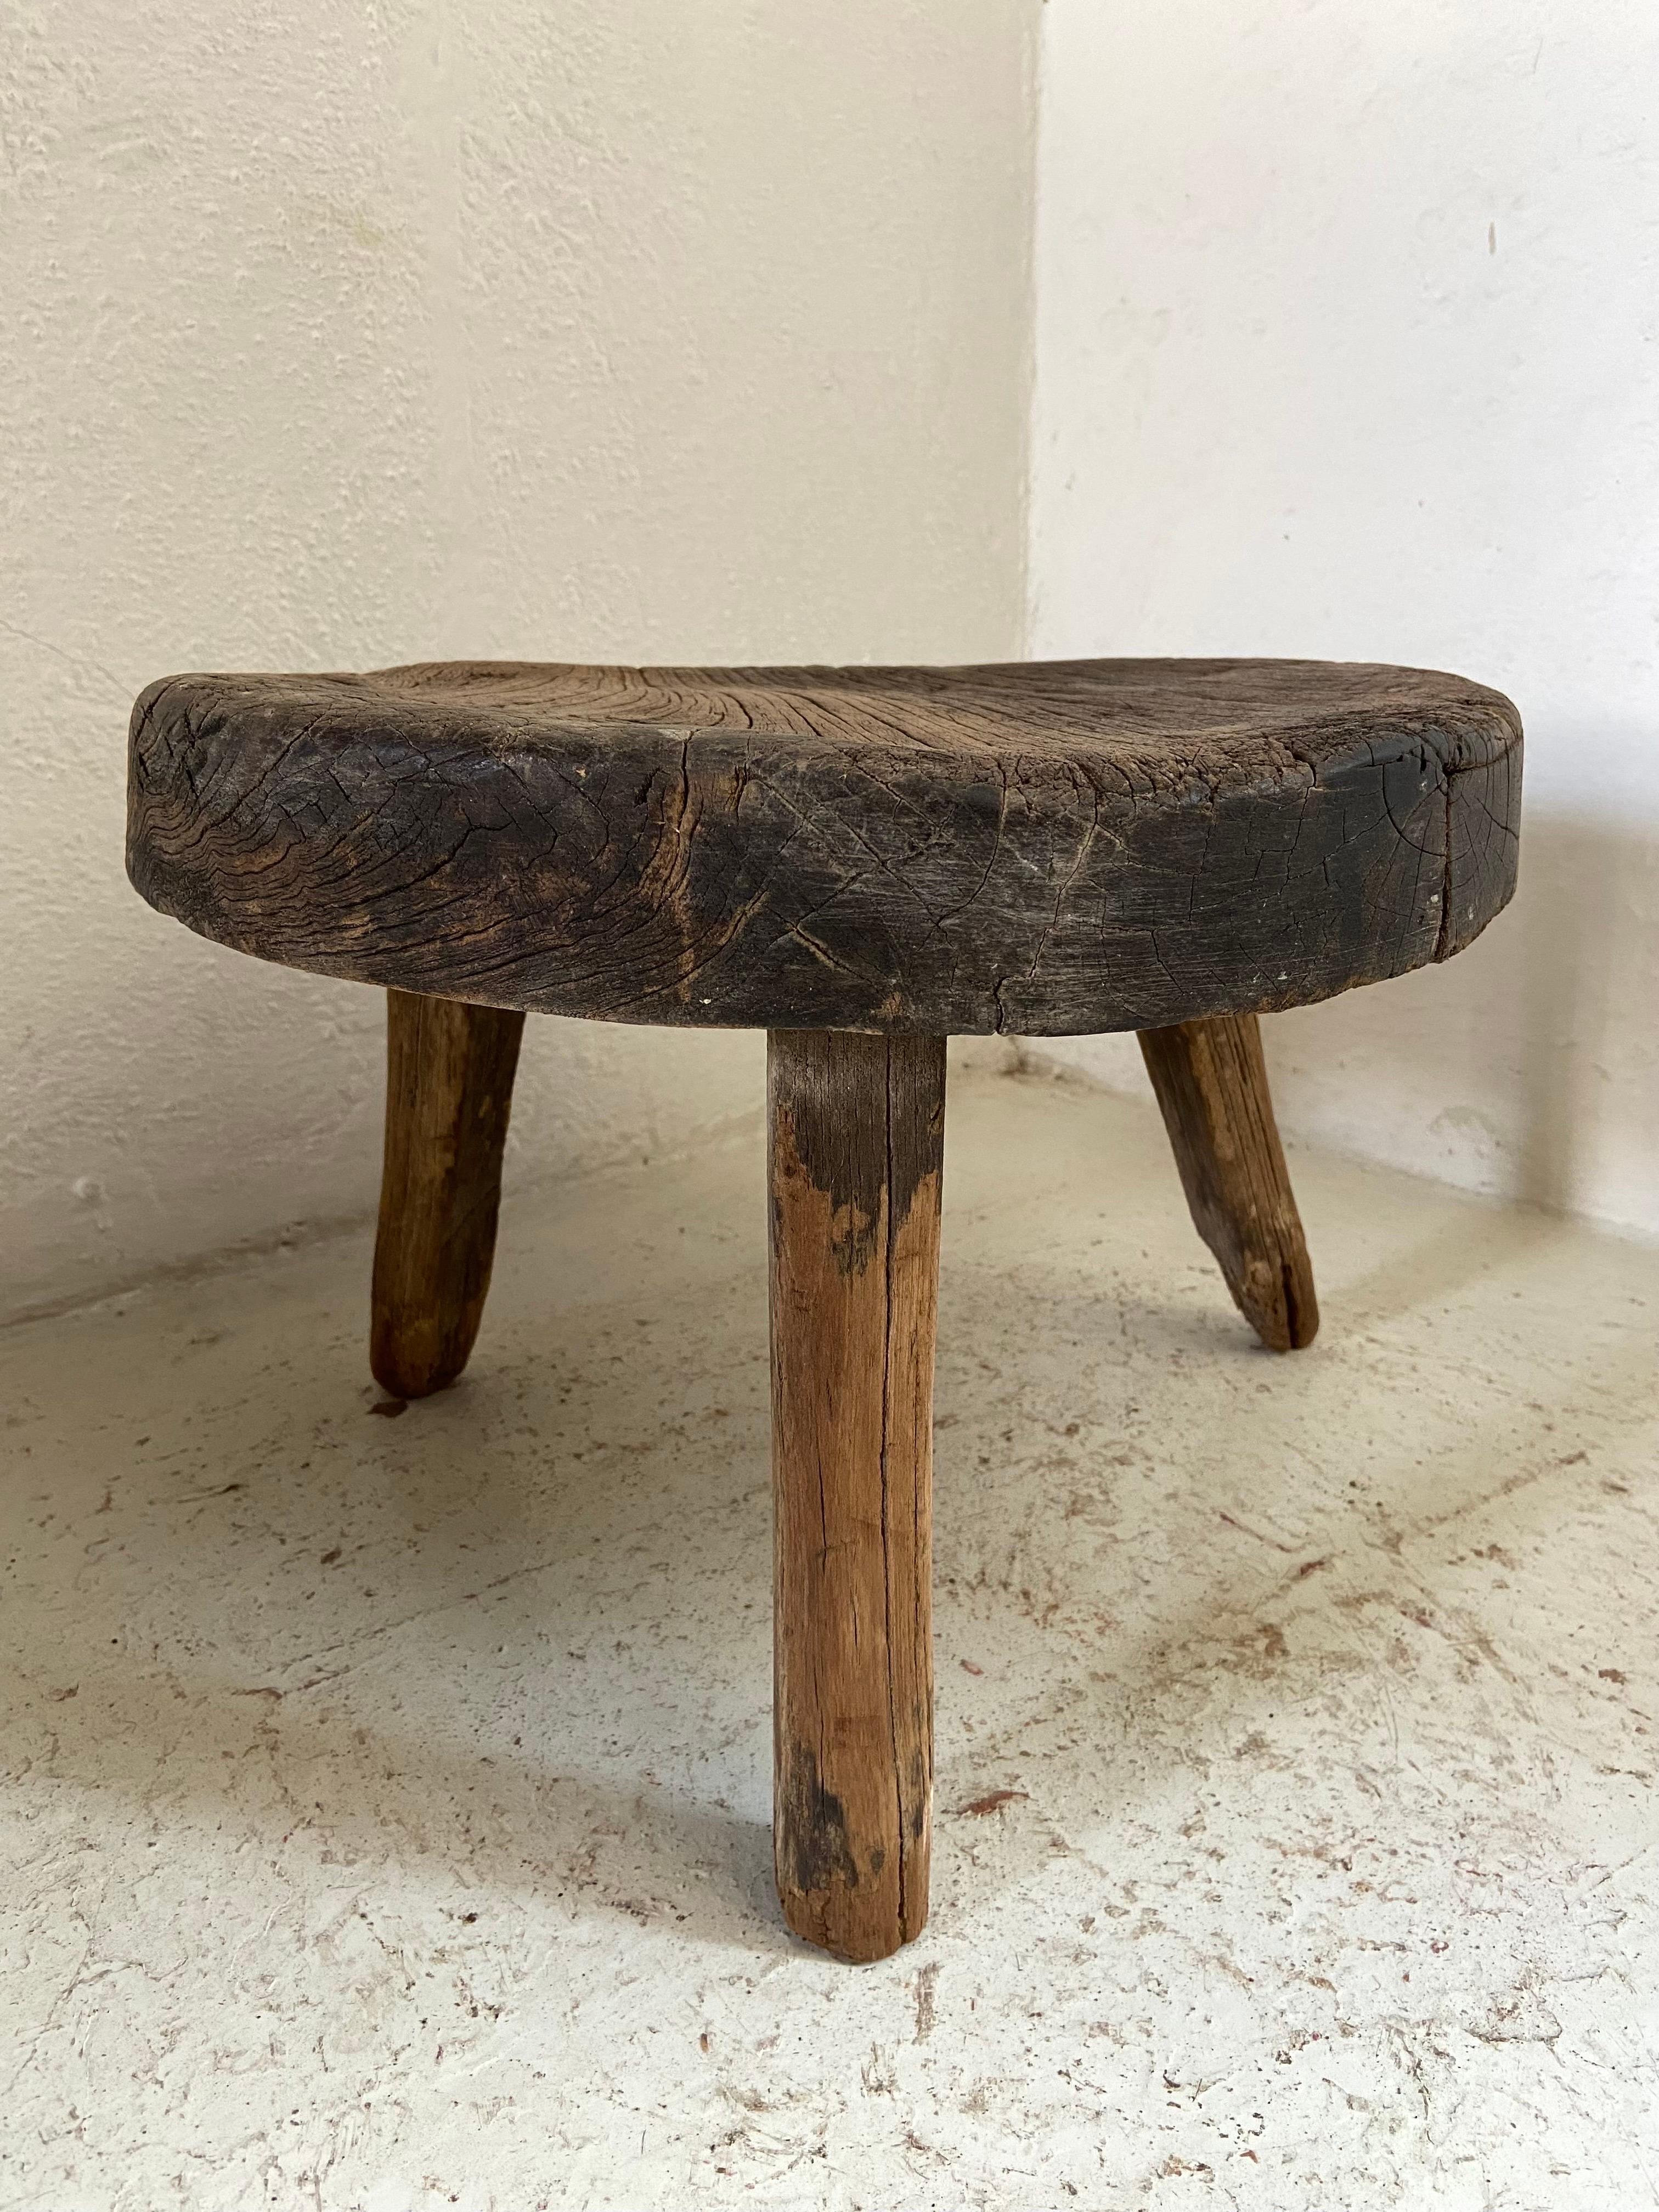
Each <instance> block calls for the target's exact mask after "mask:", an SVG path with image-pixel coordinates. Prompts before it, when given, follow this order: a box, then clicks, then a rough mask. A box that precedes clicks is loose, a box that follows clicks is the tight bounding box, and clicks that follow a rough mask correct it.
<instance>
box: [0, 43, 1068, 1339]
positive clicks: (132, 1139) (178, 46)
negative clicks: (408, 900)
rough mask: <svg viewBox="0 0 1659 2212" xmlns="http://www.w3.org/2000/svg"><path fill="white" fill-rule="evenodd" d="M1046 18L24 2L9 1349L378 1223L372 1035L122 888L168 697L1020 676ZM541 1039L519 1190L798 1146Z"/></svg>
mask: <svg viewBox="0 0 1659 2212" xmlns="http://www.w3.org/2000/svg"><path fill="white" fill-rule="evenodd" d="M1033 36H1034V32H1033V9H1032V5H1031V0H950V4H949V5H946V4H945V0H844V4H842V6H840V7H838V8H836V9H833V10H828V9H820V8H816V7H811V6H808V5H807V4H805V0H769V4H764V5H763V4H762V0H720V4H709V3H708V0H704V4H702V5H693V6H690V7H687V6H682V5H678V4H673V0H635V4H632V5H630V6H629V7H626V8H616V7H606V6H601V5H599V4H598V0H569V4H567V5H564V6H562V7H559V8H548V7H545V6H543V5H540V4H538V0H492V4H488V5H486V4H484V0H426V3H425V4H414V3H413V0H411V3H410V4H400V0H385V4H378V5H376V6H375V7H374V8H372V9H348V8H340V7H337V6H334V5H330V4H326V0H250V4H247V5H245V6H240V7H237V8H228V7H217V8H204V7H202V6H200V5H198V4H191V0H145V4H143V5H142V6H138V7H135V6H132V5H131V4H130V0H35V3H34V4H32V5H30V6H28V7H27V8H23V7H21V6H8V7H7V8H6V9H5V10H4V35H3V52H4V65H3V70H0V270H3V284H0V291H3V299H4V308H5V313H4V317H3V321H0V510H3V526H0V772H3V805H0V923H3V933H4V934H3V945H4V957H3V962H0V1008H3V1047H0V1176H3V1184H0V1207H3V1214H0V1249H3V1254H4V1264H3V1282H0V1309H4V1310H19V1309H23V1308H28V1307H31V1306H33V1305H35V1304H40V1303H42V1302H46V1301H50V1300H54V1299H61V1298H65V1297H74V1296H76V1295H80V1294H84V1293H86V1292H88V1291H96V1290H99V1289H100V1288H103V1287H106V1286H107V1285H112V1284H113V1283H116V1282H118V1281H122V1280H126V1279H131V1278H133V1277H135V1276H137V1275H139V1274H142V1273H144V1272H145V1271H146V1270H148V1269H149V1268H152V1267H156V1266H159V1265H162V1264H166V1263H168V1262H172V1261H181V1260H185V1259H188V1258H190V1257H191V1256H192V1255H198V1254H201V1253H203V1252H205V1251H210V1250H213V1249H217V1248H221V1247H224V1246H228V1245H230V1244H233V1243H237V1242H240V1241H242V1240H247V1239H257V1238H259V1237H267V1236H270V1235H272V1234H275V1233H277V1232H280V1231H286V1230H288V1229H290V1228H292V1227H294V1226H295V1225H299V1224H301V1223H304V1222H306V1221H312V1222H315V1221H317V1220H319V1219H325V1218H331V1217H336V1216H343V1215H348V1214H351V1213H355V1212H361V1211H362V1209H363V1208H365V1207H366V1206H368V1205H369V1204H370V1203H371V1202H372V1200H373V1194H374V1176H375V1168H376V1149H377V1145H378V1137H379V1118H380V1049H381V1048H380V1020H381V1017H380V1001H379V999H378V997H377V995H376V994H374V993H372V992H369V991H367V990H362V989H358V988H354V987H348V986H340V985H331V984H329V983H327V982H324V981H318V980H316V979H314V978H310V977H305V976H301V975H289V974H285V973H283V972H282V971H279V970H276V969H271V968H267V967H264V966H262V965H260V964H258V963H255V962H252V961H250V960H245V959H241V958H239V957H237V956H236V955H234V954H233V953H229V952H225V951H220V950H218V949H216V948H215V947H213V946H210V945H206V944H204V943H202V942H200V941H198V940H197V939H192V938H191V937H190V936H188V935H187V934H186V933H185V932H184V931H183V930H181V929H179V928H178V927H176V926H174V925H173V924H172V923H170V922H167V921H162V920H161V919H160V918H158V917H157V916H155V915H152V914H150V913H149V911H148V910H147V909H146V908H143V906H142V905H141V904H140V903H139V902H138V901H137V898H136V897H135V896H133V895H132V894H131V892H130V891H129V890H128V889H127V887H126V885H125V881H124V879H123V877H122V874H121V866H120V843H121V815H122V792H123V744H124V738H125V721H126V710H127V707H128V704H129V702H130V701H131V697H132V696H133V694H134V693H135V692H136V691H137V690H138V688H139V687H140V686H141V685H142V684H143V683H144V682H145V681H146V680H148V679H149V678H151V677H153V676H155V675H158V674H161V673H163V672H165V671H169V670H179V669H187V668H215V667H237V666H246V667H294V668H301V667H341V666H372V665H383V664H386V663H388V662H392V661H396V660H401V659H412V658H416V657H421V656H426V655H440V654H445V653H457V654H475V653H476V654H517V655H523V656H526V657H543V658H573V659H579V658H595V659H640V658H655V659H687V660H696V659H744V658H753V659H769V658H779V659H787V658H790V657H799V658H823V659H842V658H844V659H875V658H881V657H894V658H901V659H909V658H932V657H938V658H941V659H949V658H952V657H956V658H966V657H986V656H1001V655H1008V654H1012V653H1017V652H1018V649H1019V646H1020V641H1021V623H1022V617H1023V607H1024V580H1023V560H1024V537H1023V500H1024V477H1025V456H1024V438H1025V430H1026V404H1027V374H1026V370H1027V356H1028V351H1029V344H1030V310H1029V303H1028V281H1029V269H1028V242H1029V236H1030V134H1031V129H1032V112H1033V103H1032V96H1031V84H1030V78H1031V67H1030V63H1031V46H1032V40H1033ZM757 1068H758V1062H757V1050H756V1041H755V1040H752V1039H746V1038H731V1037H721V1036H684V1035H676V1034H673V1033H670V1032H666V1031H661V1030H653V1031H647V1030H617V1029H605V1028H599V1027H596V1026H592V1025H582V1024H566V1023H561V1022H555V1021H543V1022H539V1023H534V1024H532V1025H531V1033H530V1036H529V1038H528V1041H527V1043H526V1059H525V1066H524V1072H523V1073H522V1075H521V1077H520V1091H519V1103H518V1107H517V1117H516V1125H515V1126H516V1134H515V1139H514V1143H513V1154H512V1158H511V1162H510V1166H509V1172H510V1173H511V1174H517V1175H523V1174H526V1173H529V1172H532V1171H535V1170H538V1169H543V1170H545V1169H549V1168H551V1167H564V1168H570V1167H579V1166H583V1165H589V1164H594V1163H596V1162H599V1161H602V1160H605V1159H608V1158H615V1157H617V1156H618V1155H620V1154H623V1153H626V1152H629V1151H631V1150H634V1149H635V1148H637V1149H639V1150H641V1151H650V1150H653V1149H655V1148H659V1147H661V1146H665V1145H668V1146H671V1145H676V1144H678V1143H681V1142H683V1141H684V1139H686V1138H687V1137H688V1136H689V1135H690V1134H691V1133H694V1132H695V1131H696V1130H697V1129H699V1128H702V1127H708V1126H710V1125H711V1124H713V1123H714V1122H715V1121H719V1120H720V1119H721V1118H723V1117H725V1116H726V1115H730V1114H731V1113H732V1112H734V1111H740V1110H744V1109H746V1108H748V1107H749V1106H750V1105H751V1104H753V1103H754V1102H755V1100H756V1097H757V1082H758V1073H757Z"/></svg>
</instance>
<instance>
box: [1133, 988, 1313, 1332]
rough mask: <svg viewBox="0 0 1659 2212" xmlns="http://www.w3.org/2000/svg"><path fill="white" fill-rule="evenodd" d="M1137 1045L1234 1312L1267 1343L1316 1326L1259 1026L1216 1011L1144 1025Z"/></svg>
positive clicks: (1249, 1019)
mask: <svg viewBox="0 0 1659 2212" xmlns="http://www.w3.org/2000/svg"><path fill="white" fill-rule="evenodd" d="M1140 1049H1141V1051H1142V1053H1143V1054H1145V1055H1146V1072H1147V1073H1148V1074H1149V1075H1150V1076H1151V1077H1152V1088H1153V1090H1154V1091H1157V1093H1158V1104H1159V1105H1160V1106H1161V1107H1162V1108H1163V1109H1164V1127H1165V1128H1166V1129H1168V1131H1169V1133H1170V1143H1171V1144H1172V1145H1173V1146H1174V1147H1175V1156H1176V1165H1177V1166H1178V1167H1179V1168H1180V1170H1181V1180H1182V1183H1183V1184H1184V1185H1185V1186H1186V1191H1187V1203H1188V1206H1190V1207H1191V1208H1192V1214H1193V1221H1194V1225H1195V1226H1196V1228H1197V1230H1198V1233H1199V1235H1200V1237H1202V1238H1203V1239H1204V1242H1205V1243H1206V1244H1207V1245H1208V1246H1209V1248H1210V1249H1211V1251H1212V1252H1213V1253H1214V1254H1215V1256H1216V1258H1217V1259H1218V1261H1220V1262H1221V1272H1222V1273H1223V1274H1224V1275H1225V1277H1226V1279H1227V1287H1228V1289H1229V1290H1230V1291H1231V1292H1232V1294H1233V1298H1234V1301H1235V1303H1236V1304H1237V1306H1238V1309H1239V1310H1240V1312H1241V1313H1243V1316H1244V1317H1245V1319H1246V1320H1247V1321H1248V1322H1249V1323H1250V1325H1251V1327H1252V1328H1254V1329H1255V1333H1256V1334H1257V1335H1258V1336H1259V1337H1260V1338H1261V1341H1262V1342H1263V1343H1264V1344H1265V1345H1267V1346H1270V1347H1271V1348H1272V1349H1273V1351H1274V1352H1292V1351H1296V1350H1299V1349H1300V1347H1301V1346H1303V1345H1305V1344H1311V1343H1312V1342H1313V1340H1314V1337H1315V1335H1316V1333H1317V1331H1318V1328H1319V1301H1318V1299H1317V1298H1316V1296H1315V1295H1314V1279H1313V1267H1312V1264H1311V1263H1310V1261H1309V1258H1308V1247H1307V1243H1306V1240H1305V1239H1304V1237H1303V1234H1302V1219H1301V1216H1300V1215H1299V1214H1298V1213H1297V1210H1296V1200H1295V1198H1294V1197H1293V1196H1292V1194H1291V1178H1290V1174H1289V1171H1288V1170H1287V1169H1286V1167H1285V1152H1284V1147H1283V1146H1281V1145H1280V1143H1279V1129H1278V1126H1277V1124H1276V1123H1275V1122H1274V1121H1273V1099H1272V1097H1270V1096H1269V1094H1268V1090H1267V1067H1266V1065H1265V1064H1264V1062H1263V1060H1262V1057H1261V1024H1259V1023H1258V1021H1257V1020H1256V1018H1255V1015H1254V1014H1222V1015H1218V1016H1217V1017H1216V1018H1214V1019H1212V1020H1210V1021H1202V1022H1182V1024H1180V1025H1179V1027H1178V1028H1176V1029H1168V1030H1142V1031H1141V1034H1140Z"/></svg>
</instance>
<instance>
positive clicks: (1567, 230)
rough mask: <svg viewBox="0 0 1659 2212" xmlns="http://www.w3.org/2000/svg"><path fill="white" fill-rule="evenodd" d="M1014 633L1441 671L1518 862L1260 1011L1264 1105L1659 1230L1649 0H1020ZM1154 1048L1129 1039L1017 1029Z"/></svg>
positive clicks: (1658, 783)
mask: <svg viewBox="0 0 1659 2212" xmlns="http://www.w3.org/2000/svg"><path fill="white" fill-rule="evenodd" d="M1043 37H1044V46H1043V52H1042V120H1041V129H1040V137H1039V151H1038V186H1037V245H1036V271H1037V278H1036V284H1037V338H1036V400H1035V414H1034V422H1033V432H1032V450H1033V479H1032V507H1031V549H1032V550H1031V586H1032V606H1033V613H1032V623H1031V631H1032V635H1031V650H1032V651H1033V652H1035V653H1289V654H1314V655H1328V656H1332V657H1335V658H1346V659H1389V660H1400V661H1407V662H1415V663H1418V664H1419V665H1428V666H1439V667H1449V668H1455V669H1459V670H1462V671H1466V672H1467V673H1468V674H1470V675H1473V676H1477V677H1480V678H1484V679H1486V681H1488V682H1491V683H1493V684H1497V685H1498V686H1499V687H1500V688H1502V689H1503V690H1507V691H1509V692H1510V694H1511V696H1513V697H1514V698H1515V699H1516V702H1517V703H1518V704H1519V706H1520V708H1521V709H1522V714H1523V716H1524V718H1525V721H1526V725H1527V735H1528V752H1527V770H1526V775H1527V811H1526V827H1525V831H1524V834H1523V838H1522V892H1521V895H1520V896H1519V898H1518V900H1517V902H1516V906H1515V907H1514V908H1511V910H1510V913H1509V914H1508V915H1505V916H1504V917H1503V918H1501V919H1500V921H1498V923H1497V924H1495V925H1494V927H1492V930H1491V931H1490V932H1489V933H1488V934H1487V935H1486V938H1485V939H1482V940H1481V941H1480V943H1479V944H1478V945H1476V946H1474V948H1473V950H1472V951H1469V952H1468V953H1467V954H1466V955H1464V956H1463V957H1462V958H1460V959H1459V960H1457V961H1455V962H1454V963H1451V964H1450V965H1449V966H1448V967H1445V968H1440V969H1430V970H1428V971H1426V972H1425V973H1423V974H1421V975H1416V976H1413V977H1411V978H1408V979H1406V980H1404V981H1400V982H1397V983H1393V984H1389V985H1387V986H1384V987H1379V988H1377V989H1374V990H1370V991H1367V992H1364V993H1361V994H1355V995H1353V996H1351V997H1349V998H1346V999H1344V1000H1337V1001H1335V1002H1334V1003H1332V1004H1330V1005H1328V1006H1322V1007H1316V1008H1311V1009H1308V1010H1305V1011H1303V1012H1297V1013H1294V1014H1290V1015H1285V1016H1282V1017H1280V1018H1278V1019H1277V1020H1275V1021H1274V1022H1272V1023H1270V1024H1267V1045H1268V1054H1269V1059H1270V1061H1271V1063H1272V1066H1273V1075H1274V1083H1275V1089H1276V1093H1277V1096H1278V1098H1279V1109H1280V1114H1281V1119H1282V1121H1283V1122H1284V1124H1285V1127H1286V1129H1287V1131H1288V1132H1289V1133H1291V1134H1292V1135H1293V1136H1294V1135H1301V1136H1304V1137H1307V1138H1310V1139H1319V1140H1320V1141H1322V1142H1325V1143H1328V1144H1333V1145H1335V1146H1338V1147H1340V1148H1342V1149H1345V1150H1346V1151H1349V1152H1354V1153H1358V1154H1360V1155H1364V1156H1366V1157H1370V1158H1378V1159H1382V1160H1386V1161H1389V1162H1392V1163H1395V1164H1401V1165H1404V1166H1407V1167H1411V1168H1415V1169H1419V1170H1424V1171H1426V1172H1429V1173H1431V1174H1434V1175H1437V1176H1444V1177H1445V1178H1447V1179H1448V1180H1449V1181H1451V1182H1457V1183H1462V1184H1464V1185H1467V1186H1468V1187H1469V1188H1474V1189H1479V1190H1485V1191H1493V1192H1501V1193H1504V1194H1519V1195H1522V1196H1526V1197H1528V1198H1532V1199H1534V1200H1541V1201H1543V1202H1545V1203H1547V1204H1551V1205H1554V1206H1569V1207H1572V1208H1576V1209H1578V1210H1582V1211H1583V1212H1587V1213H1589V1214H1591V1215H1593V1216H1595V1217H1598V1218H1602V1219H1605V1220H1608V1221H1611V1222H1614V1223H1617V1224H1620V1225H1625V1226H1627V1227H1632V1228H1636V1229H1638V1230H1641V1231H1646V1232H1650V1233H1659V857H1656V856H1659V684H1656V674H1659V670H1656V647H1659V635H1656V633H1659V611H1656V610H1659V344H1656V334H1659V146H1656V140H1655V137H1654V126H1653V103H1654V96H1655V91H1656V88H1659V10H1656V9H1654V7H1653V6H1652V5H1651V0H1597V4H1596V5H1595V6H1594V7H1589V6H1585V5H1583V4H1582V0H1512V4H1510V5H1506V6H1503V7H1495V6H1492V5H1490V4H1487V0H1300V4H1297V5H1294V6H1287V5H1285V4H1284V0H1163V4H1161V5H1159V6H1158V7H1157V8H1155V9H1153V8H1145V7H1138V6H1131V5H1129V4H1128V0H1049V4H1048V7H1047V9H1045V12H1044V32H1043ZM1037 1056H1039V1057H1045V1056H1046V1057H1048V1058H1049V1059H1051V1060H1057V1061H1063V1062H1065V1063H1066V1064H1068V1065H1070V1066H1075V1067H1079V1068H1081V1069H1083V1070H1084V1071H1085V1072H1087V1073H1091V1074H1093V1075H1095V1076H1096V1077H1097V1078H1098V1079H1102V1080H1105V1081H1107V1082H1109V1083H1112V1084H1114V1085H1134V1086H1137V1087H1138V1086H1139V1085H1141V1083H1142V1081H1143V1079H1142V1077H1141V1075H1140V1073H1139V1054H1138V1052H1137V1050H1136V1048H1135V1047H1134V1045H1133V1042H1132V1041H1131V1040H1128V1039H1127V1038H1119V1039H1105V1040H1097V1041H1089V1042H1085V1043H1084V1044H1081V1045H1079V1046H1073V1047H1066V1048H1041V1050H1040V1052H1039V1054H1037Z"/></svg>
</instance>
